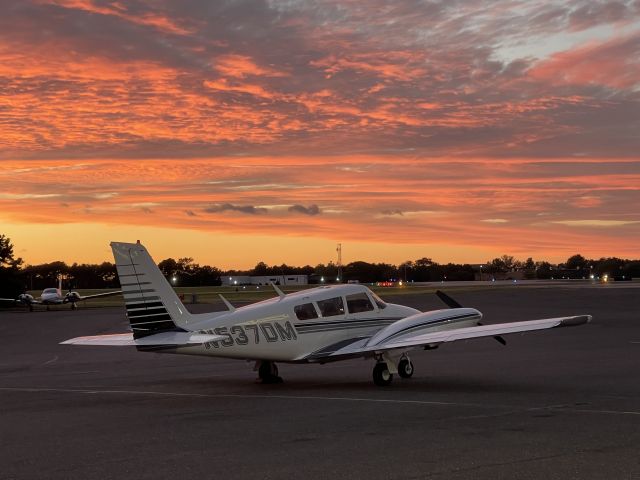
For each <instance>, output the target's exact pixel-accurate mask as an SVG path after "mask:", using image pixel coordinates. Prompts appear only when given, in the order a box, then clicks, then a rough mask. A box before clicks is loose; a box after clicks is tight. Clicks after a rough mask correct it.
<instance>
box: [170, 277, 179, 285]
mask: <svg viewBox="0 0 640 480" xmlns="http://www.w3.org/2000/svg"><path fill="white" fill-rule="evenodd" d="M171 281H172V282H173V284H174V285H175V283H176V282H177V281H178V277H171Z"/></svg>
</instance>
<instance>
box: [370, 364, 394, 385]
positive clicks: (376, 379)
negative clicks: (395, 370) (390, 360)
mask: <svg viewBox="0 0 640 480" xmlns="http://www.w3.org/2000/svg"><path fill="white" fill-rule="evenodd" d="M391 380H393V374H392V373H391V372H390V371H389V367H387V364H386V363H383V362H379V363H376V366H375V367H373V383H375V384H376V385H378V386H379V387H386V386H387V385H390V384H391Z"/></svg>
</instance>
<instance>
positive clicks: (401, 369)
mask: <svg viewBox="0 0 640 480" xmlns="http://www.w3.org/2000/svg"><path fill="white" fill-rule="evenodd" d="M395 370H396V371H397V372H398V375H400V377H402V378H411V376H412V375H413V363H412V362H411V360H410V359H409V357H407V356H403V357H402V358H401V359H400V361H399V362H398V366H397V368H396V369H395ZM393 373H394V372H392V371H391V369H390V368H389V366H388V363H387V361H385V360H383V359H382V358H380V359H378V362H377V363H376V365H375V367H373V383H375V384H376V385H378V386H379V387H386V386H387V385H391V381H392V380H393Z"/></svg>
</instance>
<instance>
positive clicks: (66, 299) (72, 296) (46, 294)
mask: <svg viewBox="0 0 640 480" xmlns="http://www.w3.org/2000/svg"><path fill="white" fill-rule="evenodd" d="M119 293H122V291H121V290H117V291H113V292H105V293H96V294H94V295H84V296H83V295H80V294H79V293H78V292H75V291H73V290H69V291H68V292H67V293H66V294H64V295H63V294H62V278H59V279H58V288H45V289H44V290H43V291H42V293H41V294H40V297H39V298H35V297H34V296H33V295H31V294H29V293H21V294H20V295H18V298H0V302H13V303H16V304H18V305H27V306H28V307H29V311H31V312H33V306H34V305H46V306H47V310H49V306H50V305H61V304H63V303H70V304H71V309H72V310H75V309H77V308H78V305H77V302H80V301H82V300H89V299H90V298H98V297H110V296H112V295H117V294H119Z"/></svg>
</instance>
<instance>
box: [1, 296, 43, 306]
mask: <svg viewBox="0 0 640 480" xmlns="http://www.w3.org/2000/svg"><path fill="white" fill-rule="evenodd" d="M0 302H11V303H17V304H20V305H29V304H30V303H31V304H37V305H39V304H41V303H42V302H41V301H40V300H36V299H35V298H33V299H31V300H29V301H25V300H22V299H20V298H0Z"/></svg>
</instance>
